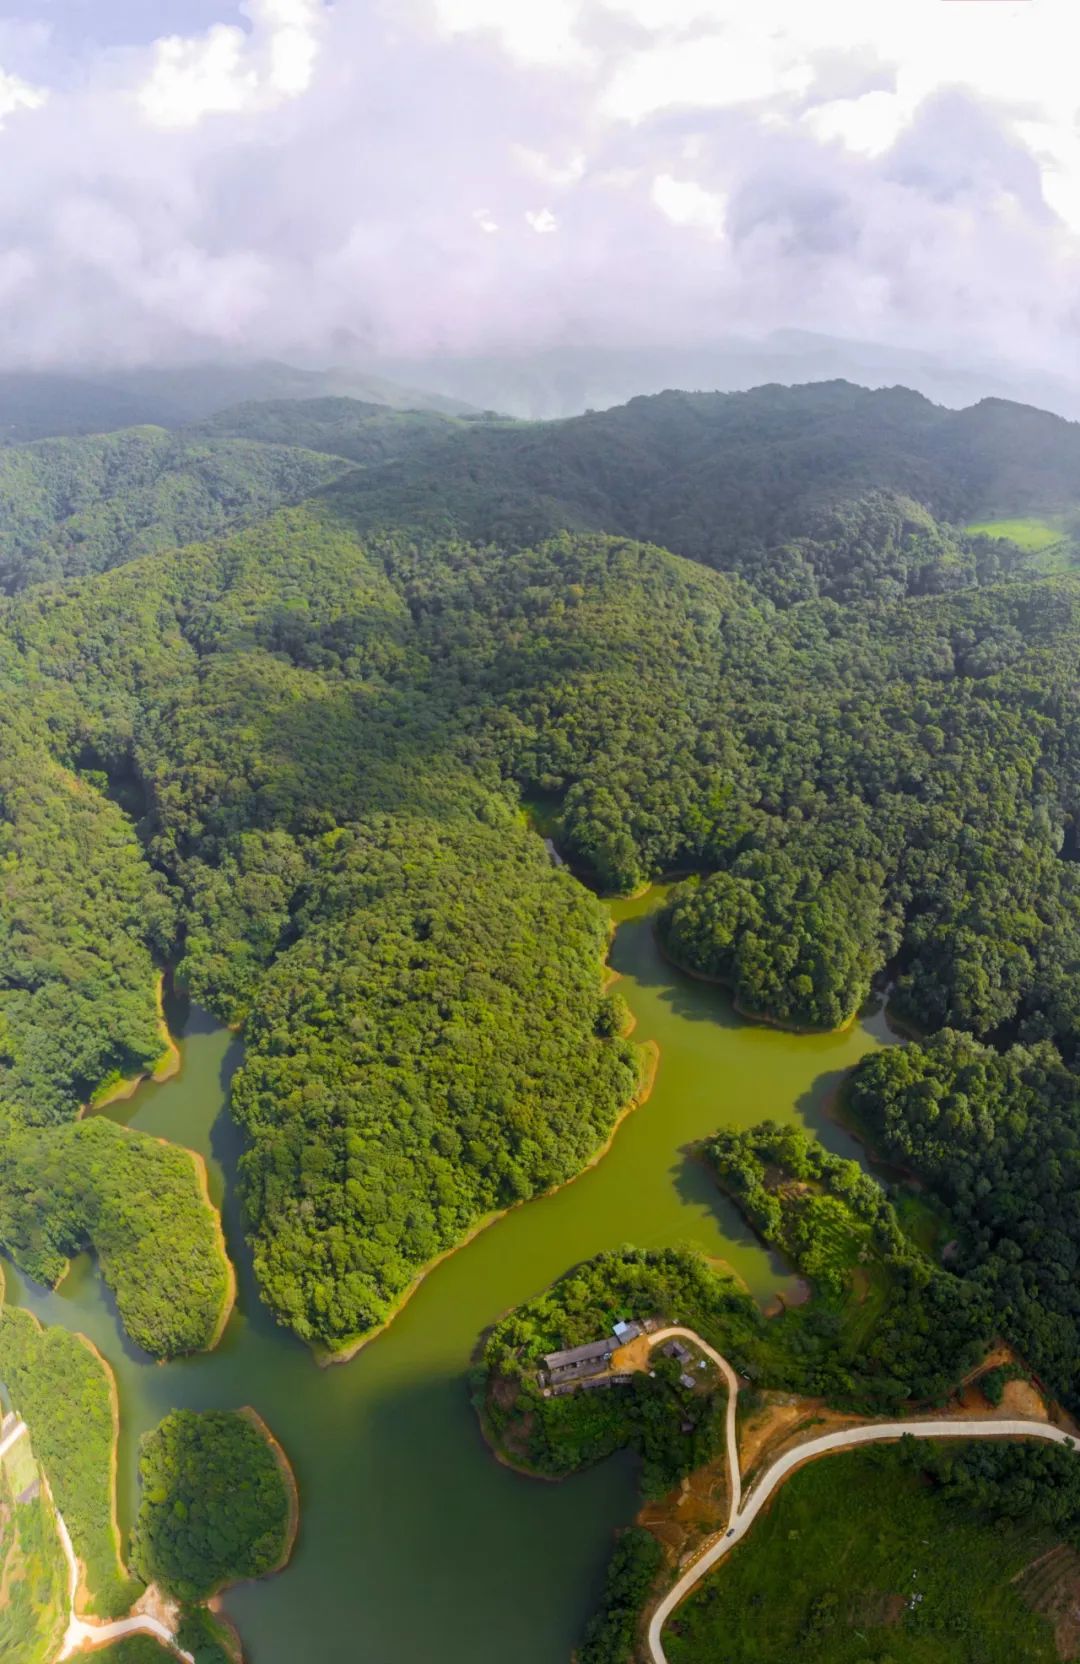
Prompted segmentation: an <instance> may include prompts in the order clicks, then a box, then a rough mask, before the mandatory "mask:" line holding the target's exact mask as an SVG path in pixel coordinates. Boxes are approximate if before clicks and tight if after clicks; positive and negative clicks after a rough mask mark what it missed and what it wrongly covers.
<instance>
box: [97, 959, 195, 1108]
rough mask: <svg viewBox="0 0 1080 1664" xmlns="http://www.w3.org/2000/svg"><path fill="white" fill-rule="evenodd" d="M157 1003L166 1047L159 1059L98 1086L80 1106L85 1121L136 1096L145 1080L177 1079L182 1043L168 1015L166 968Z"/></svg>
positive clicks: (159, 1082)
mask: <svg viewBox="0 0 1080 1664" xmlns="http://www.w3.org/2000/svg"><path fill="white" fill-rule="evenodd" d="M154 1003H155V1004H156V1006H157V1016H158V1028H159V1030H160V1033H161V1037H162V1039H163V1040H164V1042H165V1047H164V1050H163V1051H162V1053H161V1056H160V1057H159V1058H158V1059H157V1062H156V1063H152V1064H151V1065H150V1067H149V1069H141V1070H140V1071H139V1073H138V1074H137V1075H125V1076H123V1077H122V1079H120V1080H118V1081H116V1082H115V1084H114V1085H112V1086H110V1087H107V1088H106V1089H105V1091H102V1090H101V1088H100V1087H99V1088H98V1091H97V1092H93V1093H91V1095H90V1097H89V1099H88V1100H87V1102H86V1103H84V1104H83V1105H82V1106H81V1108H80V1109H79V1113H78V1116H77V1117H76V1119H77V1120H79V1121H82V1120H84V1119H85V1117H86V1116H87V1115H94V1114H96V1113H97V1111H98V1110H101V1109H108V1107H109V1105H110V1104H120V1103H126V1102H127V1100H128V1099H129V1098H133V1097H134V1096H135V1094H136V1092H137V1091H138V1090H139V1087H140V1086H142V1085H143V1083H144V1082H145V1081H153V1083H154V1084H155V1085H156V1086H163V1085H164V1083H165V1082H166V1081H168V1080H174V1079H175V1078H176V1076H177V1075H178V1074H179V1073H180V1062H181V1059H180V1047H179V1046H178V1045H177V1043H176V1041H175V1040H174V1038H173V1036H172V1033H171V1032H170V1030H169V1025H168V1023H167V1021H166V1019H165V972H164V971H162V972H160V973H159V975H158V979H157V984H156V986H155V989H154Z"/></svg>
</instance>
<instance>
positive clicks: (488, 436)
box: [341, 382, 1080, 603]
mask: <svg viewBox="0 0 1080 1664" xmlns="http://www.w3.org/2000/svg"><path fill="white" fill-rule="evenodd" d="M341 489H342V491H343V492H345V493H347V495H348V498H349V505H350V512H351V514H352V515H353V517H354V519H355V520H356V521H357V522H358V523H361V524H364V525H369V526H372V527H375V526H379V525H395V524H400V523H402V521H408V522H415V521H417V520H419V521H421V522H422V523H423V524H425V525H426V526H427V527H429V528H430V529H431V530H433V531H441V532H452V533H455V534H457V535H461V536H465V537H468V538H470V539H476V538H479V539H481V540H484V541H488V540H490V541H493V542H498V543H503V544H520V543H535V542H536V541H538V540H540V539H542V538H543V537H545V536H549V535H551V534H552V533H554V532H557V531H560V530H563V529H565V528H568V527H570V528H574V529H578V530H597V531H607V532H613V533H618V534H621V535H625V536H630V537H634V538H637V539H641V540H644V541H647V542H654V543H659V544H662V545H663V546H664V547H665V548H669V549H673V550H675V551H676V552H677V553H679V554H683V555H687V556H689V557H690V558H691V559H693V560H698V561H702V562H704V563H705V564H707V565H711V566H717V567H720V568H722V569H725V570H731V571H737V572H739V573H741V574H742V575H743V576H745V577H747V578H749V579H750V580H751V581H752V582H755V583H757V584H758V585H759V586H760V587H763V588H764V589H765V590H766V592H767V593H769V594H770V595H771V597H772V598H773V599H775V600H778V601H780V602H782V603H786V602H790V601H796V600H803V599H806V598H807V597H808V596H811V595H813V594H816V593H819V592H820V593H826V594H835V595H836V596H837V597H838V598H841V599H850V598H853V597H861V596H866V595H869V594H875V593H885V594H886V595H889V596H895V595H897V594H899V593H902V592H905V591H906V592H912V593H921V592H928V591H934V590H944V589H949V588H955V587H959V586H962V585H963V584H965V583H969V582H971V581H972V580H974V579H982V578H985V577H991V578H993V577H996V576H999V575H1000V574H1001V573H1002V572H1003V571H1004V570H1007V568H1008V564H1009V556H1008V555H1007V554H1006V552H1005V551H1004V549H1003V547H1002V546H1001V545H1000V544H998V545H993V544H989V543H988V542H987V540H985V539H978V538H976V539H971V538H966V537H964V536H963V535H961V534H959V533H958V532H957V531H956V530H955V527H957V526H960V525H963V524H964V523H966V522H967V521H969V520H974V519H979V518H989V517H993V516H995V515H999V514H1000V515H1005V514H1017V513H1022V512H1025V511H1027V510H1030V509H1033V508H1035V509H1039V510H1041V511H1047V510H1051V511H1055V510H1065V511H1067V510H1069V509H1075V505H1076V504H1077V502H1078V501H1080V424H1077V423H1071V422H1066V421H1063V420H1062V419H1061V418H1059V417H1056V416H1050V415H1047V414H1046V413H1045V412H1042V411H1037V410H1031V409H1028V408H1027V407H1025V406H1023V405H1014V404H1008V403H1006V402H1005V401H1003V400H984V401H983V403H982V404H979V405H975V406H973V407H971V408H970V409H968V410H962V411H951V410H945V409H942V408H941V407H939V406H936V405H933V404H931V403H930V402H929V401H928V400H927V399H924V398H923V397H922V396H921V395H920V394H917V393H912V392H909V391H908V390H907V389H905V388H892V389H888V390H884V391H879V392H871V391H868V390H867V389H866V388H860V387H853V386H851V385H850V384H849V383H847V382H825V383H815V384H811V385H808V386H805V387H792V388H785V387H761V388H757V389H755V390H754V391H752V392H749V393H730V394H722V393H675V392H673V393H662V394H658V395H656V396H654V397H650V398H639V399H633V400H631V402H630V403H629V404H627V405H623V406H621V407H619V408H618V409H615V410H608V411H603V412H600V413H596V414H589V415H586V416H581V417H575V418H572V419H570V420H567V421H562V422H549V423H533V424H528V423H517V424H505V423H504V424H489V425H483V424H475V425H472V426H468V427H466V428H465V429H464V430H463V431H462V432H461V433H460V434H459V435H458V436H457V439H456V442H455V444H454V446H453V447H451V448H449V449H447V450H444V451H440V452H439V453H438V454H437V455H434V456H429V457H426V458H424V457H421V458H420V459H413V460H411V461H406V462H402V463H401V464H400V465H399V466H397V467H396V468H388V469H386V470H385V471H383V472H381V473H372V474H368V475H365V476H363V477H362V478H350V479H349V481H348V482H346V483H344V484H343V486H342V488H341ZM935 522H938V523H935ZM940 522H947V523H948V525H942V524H940Z"/></svg>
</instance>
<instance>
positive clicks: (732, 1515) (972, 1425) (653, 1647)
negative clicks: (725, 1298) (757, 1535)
mask: <svg viewBox="0 0 1080 1664" xmlns="http://www.w3.org/2000/svg"><path fill="white" fill-rule="evenodd" d="M671 1335H679V1336H682V1337H684V1338H686V1339H688V1340H690V1341H692V1342H693V1344H694V1345H695V1346H696V1347H698V1348H699V1350H700V1351H702V1352H704V1353H705V1355H706V1356H707V1357H709V1358H711V1359H712V1360H713V1362H714V1363H716V1364H718V1365H719V1366H720V1368H721V1370H722V1372H723V1374H724V1378H725V1379H726V1381H727V1382H728V1405H727V1457H728V1464H729V1469H730V1473H731V1481H732V1483H731V1489H732V1498H733V1500H732V1505H731V1510H730V1512H729V1514H728V1520H727V1525H726V1526H725V1528H724V1534H723V1536H722V1537H720V1538H719V1540H718V1541H717V1542H715V1543H713V1545H712V1547H711V1548H708V1549H706V1551H705V1553H704V1554H702V1555H701V1556H700V1558H699V1559H697V1560H695V1561H694V1563H693V1565H692V1566H689V1567H688V1568H687V1569H686V1571H685V1572H684V1573H683V1574H682V1576H681V1577H680V1578H679V1580H678V1582H677V1583H676V1584H675V1585H674V1587H673V1588H671V1589H669V1590H668V1592H667V1594H666V1595H665V1596H664V1598H663V1599H662V1600H661V1601H660V1603H659V1605H658V1606H657V1607H656V1610H655V1611H654V1612H653V1614H652V1617H651V1619H650V1621H649V1634H648V1642H649V1657H650V1659H651V1660H652V1664H667V1657H666V1655H665V1653H664V1645H663V1640H662V1638H661V1634H662V1631H663V1628H664V1625H665V1624H666V1622H667V1620H668V1619H669V1618H670V1616H671V1614H672V1613H673V1612H674V1610H675V1608H676V1607H677V1606H678V1605H679V1603H680V1601H682V1600H684V1599H685V1598H686V1596H687V1595H688V1594H689V1593H690V1590H691V1589H692V1588H693V1587H694V1585H695V1583H697V1582H699V1580H700V1579H701V1578H703V1577H704V1576H705V1575H706V1573H707V1572H710V1571H711V1570H712V1568H713V1567H714V1566H715V1565H716V1564H717V1563H718V1562H719V1561H720V1560H722V1559H723V1558H724V1555H725V1554H727V1553H728V1552H729V1551H730V1550H731V1549H733V1548H734V1547H735V1545H736V1543H738V1542H741V1540H742V1538H743V1537H745V1536H746V1533H747V1532H748V1531H749V1530H750V1528H751V1526H752V1525H753V1523H754V1521H755V1520H756V1519H757V1516H758V1514H759V1513H760V1512H761V1510H762V1508H763V1507H764V1506H765V1504H766V1503H767V1502H768V1500H769V1498H770V1497H771V1496H772V1494H773V1492H774V1491H775V1490H776V1489H777V1487H778V1486H780V1485H782V1484H783V1483H784V1480H785V1479H787V1478H788V1477H789V1476H790V1475H791V1474H792V1473H793V1472H794V1471H795V1469H796V1468H797V1467H801V1466H802V1464H803V1462H809V1461H812V1460H813V1459H814V1458H815V1457H817V1456H827V1455H829V1454H830V1453H831V1452H833V1451H835V1450H850V1449H851V1448H852V1447H853V1446H855V1445H860V1444H883V1443H887V1442H889V1441H892V1440H896V1439H902V1438H903V1437H904V1435H905V1434H908V1435H910V1436H911V1437H912V1438H916V1439H1048V1440H1050V1441H1051V1443H1053V1444H1063V1445H1068V1446H1069V1448H1070V1449H1073V1450H1075V1449H1076V1441H1075V1439H1073V1438H1072V1437H1070V1435H1069V1434H1068V1433H1063V1432H1062V1431H1061V1429H1060V1427H1051V1426H1050V1425H1049V1424H1048V1423H1046V1422H1044V1421H1022V1420H1015V1421H1006V1420H1002V1421H991V1420H986V1421H954V1420H946V1419H944V1418H939V1419H936V1420H930V1421H914V1420H913V1421H882V1422H877V1423H876V1424H874V1425H873V1426H865V1427H850V1428H848V1429H847V1431H846V1432H839V1433H823V1434H821V1435H820V1437H818V1438H816V1439H808V1440H807V1441H806V1443H805V1444H799V1445H796V1446H795V1447H794V1448H793V1449H791V1450H788V1451H785V1452H784V1454H783V1455H782V1456H778V1457H777V1459H776V1461H775V1462H774V1463H773V1464H772V1466H771V1467H769V1468H766V1470H765V1472H764V1473H763V1474H762V1475H761V1476H760V1478H759V1479H757V1480H756V1481H755V1483H754V1486H753V1488H752V1489H751V1490H750V1492H749V1493H748V1494H747V1497H746V1499H745V1501H742V1500H741V1489H742V1487H741V1480H740V1475H739V1457H738V1446H737V1444H736V1438H735V1409H736V1400H737V1396H738V1391H739V1382H738V1377H737V1376H736V1374H735V1372H734V1370H733V1369H732V1367H731V1365H730V1364H729V1363H728V1362H727V1360H726V1359H724V1358H721V1356H720V1354H719V1353H718V1352H714V1351H713V1349H712V1347H711V1346H708V1345H707V1344H706V1342H705V1341H703V1340H702V1339H701V1338H700V1337H699V1336H698V1335H696V1334H694V1332H693V1330H692V1329H662V1330H661V1331H660V1332H659V1333H658V1334H657V1335H655V1336H653V1337H652V1339H653V1341H654V1343H655V1342H656V1341H661V1340H664V1339H666V1338H667V1337H669V1336H671Z"/></svg>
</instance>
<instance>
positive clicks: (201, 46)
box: [137, 0, 321, 127]
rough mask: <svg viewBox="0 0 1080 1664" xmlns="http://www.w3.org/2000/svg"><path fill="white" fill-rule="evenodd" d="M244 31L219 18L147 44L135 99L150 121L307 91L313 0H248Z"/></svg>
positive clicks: (263, 105)
mask: <svg viewBox="0 0 1080 1664" xmlns="http://www.w3.org/2000/svg"><path fill="white" fill-rule="evenodd" d="M247 10H248V12H249V15H250V18H251V24H252V28H251V32H250V34H249V33H248V32H247V31H245V30H244V29H240V28H237V27H236V26H235V25H231V24H225V23H218V24H215V25H214V26H213V27H212V28H211V29H208V30H207V31H206V33H205V34H203V35H197V36H193V37H186V36H182V35H168V36H166V37H164V38H163V39H161V40H158V41H157V42H156V43H155V46H154V54H153V64H152V67H151V70H150V73H149V75H148V76H147V77H146V79H145V80H144V82H143V83H142V85H141V86H140V87H139V89H138V93H137V97H138V101H139V104H140V106H141V108H142V111H143V114H144V115H145V116H146V118H147V120H148V121H150V122H151V123H153V125H154V126H156V127H194V126H196V125H197V124H198V123H199V122H200V121H202V120H203V118H204V117H205V116H208V115H236V114H239V113H240V112H243V111H252V110H262V109H270V108H273V106H274V105H275V104H278V103H280V102H281V101H282V100H284V99H289V98H296V97H298V96H299V95H300V94H301V93H304V92H306V91H307V90H308V88H309V87H310V85H311V82H312V78H313V75H314V70H315V61H316V56H317V52H318V32H319V24H320V10H321V7H320V3H319V0H251V3H250V5H249V6H248V7H247Z"/></svg>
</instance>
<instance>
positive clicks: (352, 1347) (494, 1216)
mask: <svg viewBox="0 0 1080 1664" xmlns="http://www.w3.org/2000/svg"><path fill="white" fill-rule="evenodd" d="M618 974H619V973H618V972H617V971H616V972H615V978H617V977H618ZM613 980H614V979H613ZM608 986H610V983H609V984H608ZM633 1026H634V1025H633V1024H631V1025H630V1029H632V1028H633ZM630 1029H628V1031H627V1032H630ZM638 1050H639V1051H640V1052H641V1053H642V1054H643V1057H642V1069H641V1082H640V1085H639V1086H638V1088H637V1091H636V1092H635V1093H634V1094H633V1095H632V1096H631V1097H630V1098H628V1099H627V1101H626V1103H625V1104H624V1105H623V1107H622V1109H621V1110H620V1111H619V1113H618V1115H617V1116H616V1117H615V1120H614V1122H613V1123H612V1126H611V1131H610V1132H609V1133H608V1135H607V1137H606V1138H605V1140H604V1142H603V1144H601V1146H600V1147H599V1149H598V1150H597V1151H596V1152H595V1154H594V1155H592V1156H590V1158H589V1160H588V1161H587V1162H586V1163H585V1165H584V1167H581V1168H579V1169H578V1171H577V1172H576V1173H574V1174H573V1175H572V1176H571V1177H570V1178H568V1179H564V1180H563V1181H562V1183H561V1184H554V1185H552V1186H551V1187H550V1189H548V1190H543V1191H539V1192H538V1193H537V1194H536V1195H535V1196H523V1197H521V1199H520V1200H519V1201H517V1202H511V1204H510V1206H509V1207H506V1208H496V1209H494V1210H493V1211H492V1212H491V1213H486V1214H485V1215H484V1216H483V1218H482V1219H478V1220H477V1221H476V1223H475V1225H473V1226H472V1227H471V1228H470V1229H469V1231H468V1232H467V1233H466V1235H465V1236H463V1237H462V1238H461V1239H460V1241H458V1242H455V1243H453V1244H452V1246H451V1247H449V1248H445V1249H444V1250H443V1252H442V1253H441V1254H437V1255H436V1256H435V1258H434V1259H432V1260H429V1261H428V1262H427V1264H426V1265H425V1266H423V1267H422V1268H421V1270H420V1271H418V1272H417V1274H416V1276H415V1277H414V1278H413V1280H412V1282H411V1283H410V1284H409V1286H408V1288H407V1289H405V1290H404V1291H403V1292H402V1294H401V1295H400V1296H399V1298H398V1299H397V1300H396V1301H395V1302H394V1306H393V1309H392V1310H391V1311H390V1312H388V1313H387V1315H386V1317H385V1318H384V1319H383V1320H382V1322H381V1323H379V1324H378V1325H377V1326H376V1327H375V1328H373V1329H369V1330H367V1331H366V1332H365V1333H364V1334H363V1335H361V1336H360V1337H359V1338H358V1339H357V1340H356V1341H349V1342H347V1343H346V1345H345V1346H344V1347H341V1348H340V1349H338V1348H335V1349H334V1350H331V1349H330V1348H329V1347H324V1346H320V1345H318V1344H315V1345H312V1347H311V1352H312V1355H313V1357H314V1359H315V1362H316V1363H317V1364H318V1366H319V1368H320V1369H333V1368H334V1367H335V1366H336V1365H338V1364H347V1363H351V1362H352V1360H353V1359H354V1358H355V1357H357V1356H358V1354H359V1353H361V1352H362V1351H363V1350H364V1347H365V1346H370V1344H371V1342H372V1341H373V1340H378V1338H379V1336H380V1335H381V1334H383V1333H384V1332H385V1331H386V1330H387V1329H388V1328H389V1327H390V1325H391V1324H392V1323H393V1321H394V1319H395V1318H396V1317H398V1316H400V1314H401V1312H403V1311H404V1309H405V1307H406V1306H407V1305H408V1303H409V1301H410V1300H411V1299H412V1297H413V1295H414V1294H415V1293H416V1291H417V1289H418V1288H419V1287H420V1285H421V1283H423V1282H424V1280H425V1279H426V1278H427V1277H429V1276H430V1275H431V1273H432V1272H433V1271H434V1270H435V1268H436V1266H439V1265H441V1264H442V1263H443V1261H444V1260H448V1259H450V1257H451V1256H452V1255H453V1254H457V1253H459V1252H460V1251H461V1249H462V1248H467V1247H468V1245H469V1243H470V1242H473V1241H475V1239H476V1238H477V1237H478V1236H480V1234H481V1233H482V1232H483V1231H486V1230H488V1228H489V1227H490V1226H492V1225H495V1224H497V1223H498V1221H499V1220H500V1219H505V1218H506V1217H507V1216H508V1215H509V1214H511V1213H515V1212H516V1211H517V1209H518V1208H522V1207H527V1206H528V1205H529V1204H530V1203H532V1202H541V1201H543V1200H544V1198H545V1197H547V1196H557V1195H558V1193H559V1191H560V1190H565V1189H566V1188H567V1187H568V1186H569V1185H572V1184H576V1183H577V1181H578V1179H580V1178H583V1177H584V1175H585V1174H586V1173H589V1172H591V1171H592V1169H593V1168H594V1167H595V1166H596V1165H597V1163H598V1162H601V1161H603V1159H604V1157H605V1156H606V1155H607V1153H608V1151H609V1150H610V1149H611V1146H612V1144H613V1143H614V1142H615V1135H616V1133H617V1132H618V1130H619V1128H620V1127H621V1126H622V1124H623V1122H624V1121H625V1120H626V1118H627V1116H628V1115H630V1114H632V1113H633V1111H634V1110H635V1109H640V1108H641V1107H642V1105H643V1104H646V1103H648V1101H649V1098H650V1097H651V1095H652V1091H653V1087H654V1086H655V1084H656V1074H657V1070H658V1069H659V1067H660V1047H659V1046H658V1045H657V1043H656V1041H655V1040H646V1041H644V1042H643V1043H642V1044H641V1045H640V1046H639V1047H638Z"/></svg>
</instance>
